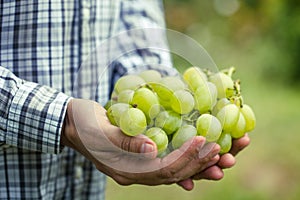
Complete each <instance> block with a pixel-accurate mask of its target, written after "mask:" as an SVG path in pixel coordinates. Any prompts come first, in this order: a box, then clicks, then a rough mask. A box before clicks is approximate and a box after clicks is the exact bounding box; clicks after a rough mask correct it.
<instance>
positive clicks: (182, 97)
mask: <svg viewBox="0 0 300 200" xmlns="http://www.w3.org/2000/svg"><path fill="white" fill-rule="evenodd" d="M170 103H171V107H172V109H173V110H174V111H175V112H177V113H179V114H187V113H189V112H191V111H192V110H193V108H194V105H195V102H194V97H193V95H192V94H191V93H190V92H188V91H187V90H177V91H175V92H174V93H173V96H172V98H171V102H170Z"/></svg>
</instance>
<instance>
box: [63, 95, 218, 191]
mask: <svg viewBox="0 0 300 200" xmlns="http://www.w3.org/2000/svg"><path fill="white" fill-rule="evenodd" d="M61 142H62V144H63V145H66V146H69V147H71V148H73V149H75V150H77V151H78V152H80V153H81V154H83V155H84V156H85V157H86V158H88V159H89V160H91V161H92V162H93V163H94V164H95V166H96V167H97V169H98V170H99V171H101V172H103V173H105V174H106V175H108V176H110V177H112V178H113V179H114V180H115V181H116V182H118V183H119V184H121V185H129V184H135V183H137V184H145V185H160V184H172V183H180V182H181V181H184V180H187V179H189V178H190V177H196V176H197V175H198V174H201V173H202V171H203V170H205V169H206V170H207V169H209V168H210V166H215V165H216V164H217V163H218V162H219V159H220V157H219V155H218V153H219V150H220V147H219V145H217V144H215V143H206V141H205V138H204V137H201V136H196V137H194V138H192V139H191V140H189V141H187V142H186V143H185V144H184V145H183V146H182V147H181V148H179V149H177V150H175V151H173V152H171V153H170V154H168V155H167V156H165V157H164V158H157V157H156V155H157V149H156V145H155V143H154V142H153V141H152V140H150V139H149V138H147V137H146V136H143V135H139V136H136V137H129V136H126V135H124V134H123V133H122V132H121V130H120V129H119V128H118V127H116V126H113V125H111V124H110V122H109V120H108V119H107V117H106V110H105V109H104V108H103V107H101V106H100V105H99V104H98V103H96V102H93V101H89V100H81V99H73V100H71V101H70V102H69V104H68V108H67V114H66V118H65V123H64V129H63V133H62V139H61ZM211 171H212V173H215V172H214V170H213V169H212V170H211ZM217 172H218V171H217ZM196 178H197V177H196ZM182 187H183V188H184V189H186V190H190V189H191V188H190V185H188V184H187V185H184V184H183V185H182Z"/></svg>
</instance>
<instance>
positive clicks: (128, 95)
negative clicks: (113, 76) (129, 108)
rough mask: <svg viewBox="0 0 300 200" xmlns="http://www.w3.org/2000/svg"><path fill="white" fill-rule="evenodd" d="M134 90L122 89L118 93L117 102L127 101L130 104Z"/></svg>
mask: <svg viewBox="0 0 300 200" xmlns="http://www.w3.org/2000/svg"><path fill="white" fill-rule="evenodd" d="M133 94H134V91H133V90H129V89H126V90H122V91H121V92H120V93H119V95H118V103H127V104H130V102H131V101H132V98H133Z"/></svg>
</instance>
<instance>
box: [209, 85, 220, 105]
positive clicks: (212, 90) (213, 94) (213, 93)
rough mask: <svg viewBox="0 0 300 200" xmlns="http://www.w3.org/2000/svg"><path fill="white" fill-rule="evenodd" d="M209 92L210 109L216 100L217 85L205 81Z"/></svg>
mask: <svg viewBox="0 0 300 200" xmlns="http://www.w3.org/2000/svg"><path fill="white" fill-rule="evenodd" d="M207 85H208V88H209V91H210V94H211V101H212V103H211V109H210V110H212V109H213V107H214V106H215V105H216V104H217V101H218V90H217V87H216V86H215V84H213V83H212V82H207Z"/></svg>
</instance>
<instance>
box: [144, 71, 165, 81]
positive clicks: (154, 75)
mask: <svg viewBox="0 0 300 200" xmlns="http://www.w3.org/2000/svg"><path fill="white" fill-rule="evenodd" d="M139 76H140V77H142V78H143V79H144V80H145V81H146V83H150V82H155V83H157V82H159V81H160V80H161V74H160V73H159V72H158V71H156V70H145V71H142V72H141V73H140V74H139Z"/></svg>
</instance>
